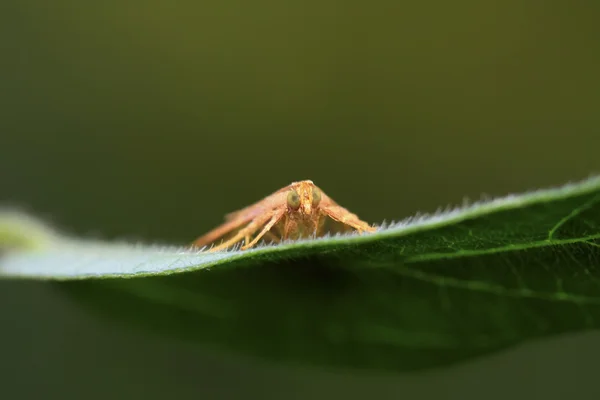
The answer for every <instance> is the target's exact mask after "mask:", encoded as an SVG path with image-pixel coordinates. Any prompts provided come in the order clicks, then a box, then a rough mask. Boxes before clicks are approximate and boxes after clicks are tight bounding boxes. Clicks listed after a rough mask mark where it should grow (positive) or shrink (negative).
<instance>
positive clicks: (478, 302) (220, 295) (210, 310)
mask: <svg viewBox="0 0 600 400" xmlns="http://www.w3.org/2000/svg"><path fill="white" fill-rule="evenodd" d="M599 239H600V177H592V178H590V179H587V180H585V181H582V182H577V183H571V184H568V185H565V186H562V187H560V188H553V189H547V190H538V191H535V192H530V193H525V194H521V195H512V196H507V197H504V198H499V199H495V200H491V201H484V202H479V203H475V204H473V205H470V206H467V207H463V208H457V209H454V210H450V211H445V212H440V213H437V214H435V215H431V216H427V215H424V216H417V217H414V218H410V219H408V220H406V221H403V222H400V223H396V224H391V225H389V226H385V227H384V226H382V227H381V228H380V229H379V230H378V231H377V232H375V233H373V234H369V235H362V236H359V235H350V236H337V237H325V238H319V239H313V240H304V241H297V242H293V243H285V244H280V245H276V246H263V247H260V248H257V249H252V250H247V251H227V252H221V253H206V252H199V251H189V250H186V249H184V248H176V247H161V246H149V245H132V244H127V243H106V242H98V241H89V240H82V239H76V238H70V237H67V236H64V235H60V234H58V233H55V232H54V231H52V230H50V229H49V228H47V227H46V226H44V225H42V224H40V223H38V222H36V221H35V219H32V218H31V217H27V216H24V215H19V214H15V213H10V212H6V213H4V214H0V251H2V252H1V253H0V254H2V256H1V258H0V277H3V278H6V279H43V280H51V281H56V282H55V283H54V284H56V285H58V287H59V289H60V290H62V291H63V292H65V293H66V294H68V295H69V296H71V297H72V298H73V299H74V300H76V301H78V302H81V303H82V304H85V305H86V306H88V307H90V308H91V309H94V310H96V311H97V312H100V313H102V314H104V315H106V316H108V317H111V318H114V319H117V320H120V321H122V322H127V323H132V324H136V325H137V326H140V327H144V328H146V329H148V330H151V331H155V332H161V333H162V334H165V335H170V336H175V337H178V338H184V339H186V340H192V341H196V342H198V343H201V344H203V345H209V346H213V347H216V348H219V349H224V350H228V351H230V352H231V351H233V352H238V353H241V354H246V355H252V356H256V357H260V358H263V359H269V360H272V361H276V362H281V363H288V364H296V365H304V366H311V365H312V366H320V367H335V368H358V369H370V370H387V371H412V370H419V369H423V368H432V367H440V366H444V365H448V364H452V363H456V362H458V361H461V360H466V359H469V358H472V357H476V356H483V355H485V354H490V353H491V352H493V351H497V350H499V349H502V348H507V347H509V346H512V345H515V344H518V343H521V342H524V341H528V340H532V339H536V338H542V337H547V336H550V335H557V334H560V333H566V332H574V331H581V330H586V329H596V328H598V327H599V325H600V240H599Z"/></svg>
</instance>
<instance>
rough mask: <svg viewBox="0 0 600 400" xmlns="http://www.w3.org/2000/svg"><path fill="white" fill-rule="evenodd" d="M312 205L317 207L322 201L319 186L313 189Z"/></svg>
mask: <svg viewBox="0 0 600 400" xmlns="http://www.w3.org/2000/svg"><path fill="white" fill-rule="evenodd" d="M312 197H313V198H312V205H313V207H316V206H317V205H318V204H319V203H320V202H321V192H320V191H319V189H317V188H313V190H312Z"/></svg>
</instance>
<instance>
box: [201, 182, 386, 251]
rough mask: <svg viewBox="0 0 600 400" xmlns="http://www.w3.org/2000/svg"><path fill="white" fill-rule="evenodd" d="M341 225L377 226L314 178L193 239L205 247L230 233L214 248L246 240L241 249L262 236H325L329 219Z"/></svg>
mask: <svg viewBox="0 0 600 400" xmlns="http://www.w3.org/2000/svg"><path fill="white" fill-rule="evenodd" d="M329 219H330V220H332V221H333V222H336V223H337V225H338V226H339V225H341V229H339V228H338V229H339V230H342V231H347V230H352V229H353V230H356V231H358V232H359V233H363V232H374V231H375V230H376V229H377V228H375V227H374V226H370V225H369V224H368V223H366V222H364V221H361V220H360V219H359V218H358V217H357V216H356V215H355V214H352V213H351V212H350V211H348V210H346V209H345V208H343V207H341V206H340V205H338V204H337V203H336V202H335V201H333V200H332V199H331V198H330V197H329V196H327V195H326V194H325V193H324V192H323V191H322V190H321V189H320V188H319V187H317V186H316V185H315V184H314V183H313V182H312V181H310V180H303V181H299V182H292V183H291V184H289V185H287V186H285V187H283V188H281V189H279V190H278V191H276V192H274V193H272V194H271V195H269V196H267V197H265V198H264V199H262V200H260V201H258V202H256V203H254V204H251V205H250V206H248V207H245V208H242V209H240V210H238V211H234V212H232V213H229V214H227V215H226V216H225V222H224V223H223V224H222V225H220V226H218V227H216V228H215V229H213V230H211V231H210V232H208V233H206V234H204V235H202V236H200V237H199V238H197V239H196V240H194V241H193V242H192V244H191V245H192V247H203V246H206V245H209V244H212V243H214V242H215V241H216V240H218V239H220V238H224V237H226V236H228V237H226V238H225V239H224V240H223V241H222V242H221V243H220V244H219V245H217V246H215V247H212V248H210V249H209V250H208V251H211V252H214V251H219V250H223V249H227V248H229V247H231V246H233V245H235V244H236V243H238V242H240V241H242V240H243V241H244V245H243V246H241V250H246V249H249V248H251V247H253V246H255V245H256V244H257V243H258V242H259V241H260V240H261V239H263V238H265V239H267V238H270V239H271V240H272V241H274V242H279V241H281V240H287V239H294V240H296V239H300V238H308V237H311V236H313V235H314V236H315V237H318V236H322V235H323V234H324V232H325V226H326V222H327V220H329Z"/></svg>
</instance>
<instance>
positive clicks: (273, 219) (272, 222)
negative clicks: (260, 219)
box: [241, 212, 283, 250]
mask: <svg viewBox="0 0 600 400" xmlns="http://www.w3.org/2000/svg"><path fill="white" fill-rule="evenodd" d="M282 215H283V212H277V213H275V215H273V217H271V220H270V221H269V223H267V224H266V225H265V227H264V228H263V229H262V231H260V233H259V234H258V235H256V237H255V238H254V240H252V241H251V242H250V243H246V244H245V245H243V246H242V248H241V249H242V250H246V249H249V248H250V247H252V246H254V245H255V244H256V243H258V241H259V240H260V238H262V237H263V236H264V235H265V234H266V233H267V232H269V231H270V230H271V228H272V227H273V225H275V224H276V223H277V221H279V219H280V218H281V216H282Z"/></svg>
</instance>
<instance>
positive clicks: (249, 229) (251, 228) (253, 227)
mask: <svg viewBox="0 0 600 400" xmlns="http://www.w3.org/2000/svg"><path fill="white" fill-rule="evenodd" d="M268 220H269V215H263V216H261V217H260V218H257V219H255V220H254V221H252V222H251V223H249V224H248V226H246V227H245V228H243V229H241V230H240V231H239V232H238V233H237V234H235V236H233V237H232V238H230V239H228V240H226V241H225V242H223V243H221V244H220V245H218V246H216V247H213V248H211V249H209V250H208V251H209V252H211V253H212V252H214V251H219V250H222V249H226V248H227V247H230V246H231V245H233V244H234V243H236V242H239V241H240V240H242V239H244V238H246V237H250V235H252V234H253V233H254V232H256V231H257V230H258V228H260V226H261V225H262V224H264V223H265V222H267V221H268Z"/></svg>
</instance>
